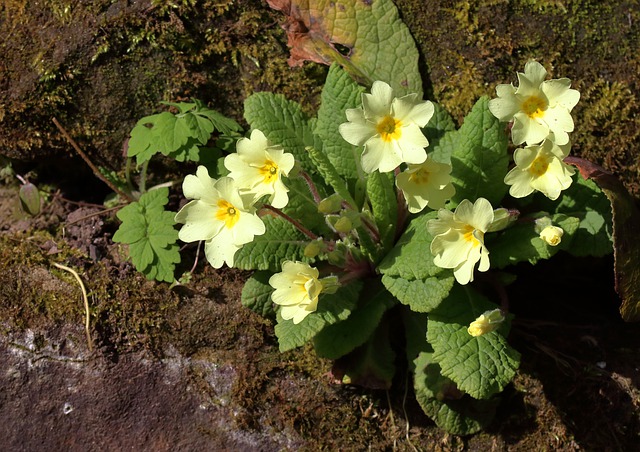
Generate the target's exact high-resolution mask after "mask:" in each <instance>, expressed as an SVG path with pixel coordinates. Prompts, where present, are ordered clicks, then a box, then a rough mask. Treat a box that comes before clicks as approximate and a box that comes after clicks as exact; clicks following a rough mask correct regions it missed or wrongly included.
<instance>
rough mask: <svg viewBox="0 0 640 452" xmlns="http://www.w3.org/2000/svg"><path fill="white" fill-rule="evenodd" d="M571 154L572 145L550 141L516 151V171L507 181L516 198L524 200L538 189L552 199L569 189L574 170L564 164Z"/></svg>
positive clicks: (505, 179) (507, 177)
mask: <svg viewBox="0 0 640 452" xmlns="http://www.w3.org/2000/svg"><path fill="white" fill-rule="evenodd" d="M567 155H569V145H566V146H558V145H556V144H555V143H554V142H553V141H551V140H545V141H543V142H542V144H540V145H533V146H527V147H525V148H519V149H516V151H515V153H514V154H513V160H514V161H515V163H516V166H515V168H513V169H512V170H511V171H509V172H508V173H507V175H506V176H505V178H504V182H505V184H507V185H511V187H509V194H510V195H511V196H513V197H514V198H524V197H525V196H528V195H530V194H531V193H533V192H534V190H537V191H539V192H541V193H543V194H544V195H545V196H546V197H547V198H549V199H551V200H556V199H558V196H560V192H561V191H562V190H565V189H567V188H569V186H570V185H571V183H572V182H573V179H572V178H571V176H573V174H574V172H575V170H574V168H573V167H571V166H569V165H567V164H566V163H564V162H563V159H564V158H565V157H566V156H567Z"/></svg>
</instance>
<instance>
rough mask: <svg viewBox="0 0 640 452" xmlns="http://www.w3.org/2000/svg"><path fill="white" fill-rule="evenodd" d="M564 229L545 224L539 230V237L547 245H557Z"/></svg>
mask: <svg viewBox="0 0 640 452" xmlns="http://www.w3.org/2000/svg"><path fill="white" fill-rule="evenodd" d="M563 235H564V231H563V230H562V228H560V227H558V226H547V227H546V228H544V229H543V230H542V231H540V238H541V239H542V240H544V242H545V243H546V244H547V245H549V246H558V245H560V242H561V241H562V236H563Z"/></svg>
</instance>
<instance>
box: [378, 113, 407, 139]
mask: <svg viewBox="0 0 640 452" xmlns="http://www.w3.org/2000/svg"><path fill="white" fill-rule="evenodd" d="M400 127H402V121H400V120H399V119H396V118H394V117H393V116H391V115H387V116H385V117H384V118H382V120H381V121H380V122H378V124H377V125H376V131H377V132H378V133H379V134H380V136H381V137H382V140H383V141H387V142H389V141H392V140H397V139H399V138H400V135H401V134H402V131H401V129H400Z"/></svg>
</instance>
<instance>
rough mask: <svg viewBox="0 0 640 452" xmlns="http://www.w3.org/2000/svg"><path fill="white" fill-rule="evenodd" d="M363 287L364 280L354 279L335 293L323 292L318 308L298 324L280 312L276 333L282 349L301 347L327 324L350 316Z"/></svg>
mask: <svg viewBox="0 0 640 452" xmlns="http://www.w3.org/2000/svg"><path fill="white" fill-rule="evenodd" d="M361 289H362V282H361V281H354V282H352V283H350V284H348V285H346V286H342V287H340V288H339V289H338V291H337V292H336V293H334V294H326V293H325V294H323V293H321V294H320V298H319V299H318V310H317V311H315V312H312V313H311V314H309V315H308V316H306V317H305V318H304V319H303V320H302V322H300V323H298V324H297V325H296V324H294V323H293V321H292V320H284V319H283V318H282V317H281V316H280V313H279V312H278V324H277V325H276V327H275V333H276V336H277V337H278V343H279V345H280V351H281V352H285V351H287V350H291V349H294V348H296V347H300V346H302V345H304V344H305V343H306V342H307V341H309V340H311V339H312V338H313V337H314V336H315V335H316V334H317V333H318V332H319V331H321V330H322V329H323V328H325V327H326V326H328V325H332V324H334V323H336V322H339V321H341V320H345V319H346V318H347V317H349V314H351V311H352V310H353V308H354V307H355V305H356V302H357V300H358V296H359V294H360V290H361Z"/></svg>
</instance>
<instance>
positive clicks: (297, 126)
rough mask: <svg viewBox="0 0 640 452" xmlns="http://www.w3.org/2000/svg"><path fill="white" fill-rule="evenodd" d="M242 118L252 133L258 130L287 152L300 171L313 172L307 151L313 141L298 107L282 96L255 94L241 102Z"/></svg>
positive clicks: (310, 129) (307, 122)
mask: <svg viewBox="0 0 640 452" xmlns="http://www.w3.org/2000/svg"><path fill="white" fill-rule="evenodd" d="M244 117H245V119H246V120H247V122H248V123H249V124H250V125H251V128H252V129H259V130H261V131H262V132H263V133H264V134H265V136H266V137H267V139H268V140H269V141H270V143H272V144H279V145H281V146H282V147H284V149H285V151H286V152H290V153H291V154H293V156H294V157H295V159H296V161H297V162H299V163H300V165H302V167H303V168H304V169H305V170H306V171H307V172H310V171H312V170H314V167H313V165H312V164H311V160H310V159H309V156H308V155H307V151H306V149H305V148H306V147H307V146H314V145H315V141H314V137H313V133H312V130H313V129H312V128H311V126H310V125H309V118H307V116H306V115H305V114H304V113H303V112H302V108H301V107H300V104H298V103H297V102H294V101H291V100H288V99H286V98H285V97H284V96H283V95H281V94H274V93H268V92H262V93H254V94H252V95H251V96H249V97H248V98H247V99H246V100H245V101H244Z"/></svg>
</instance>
